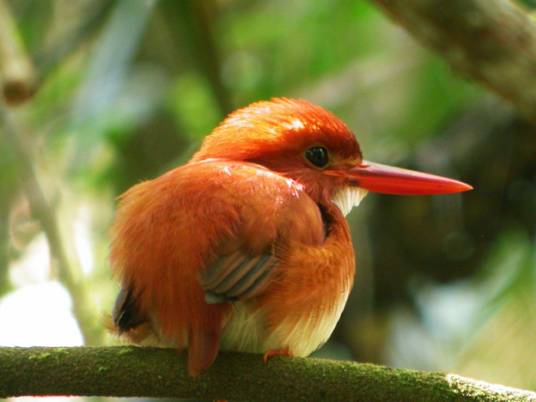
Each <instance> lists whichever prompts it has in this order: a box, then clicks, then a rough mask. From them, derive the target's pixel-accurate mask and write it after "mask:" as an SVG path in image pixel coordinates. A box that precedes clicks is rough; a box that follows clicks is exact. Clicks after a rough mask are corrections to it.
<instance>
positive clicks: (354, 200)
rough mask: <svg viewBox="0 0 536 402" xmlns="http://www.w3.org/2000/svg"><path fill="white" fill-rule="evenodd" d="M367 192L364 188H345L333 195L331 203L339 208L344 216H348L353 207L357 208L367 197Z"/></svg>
mask: <svg viewBox="0 0 536 402" xmlns="http://www.w3.org/2000/svg"><path fill="white" fill-rule="evenodd" d="M367 193H368V190H365V189H364V188H360V187H355V186H347V187H344V188H342V189H340V190H339V191H337V193H336V194H335V196H334V197H333V200H332V201H333V202H334V203H335V204H336V205H337V206H338V207H339V209H340V210H341V212H342V214H343V215H344V216H346V215H348V214H349V213H350V211H351V210H352V208H353V207H357V206H358V205H359V204H360V203H361V200H363V198H365V196H366V195H367Z"/></svg>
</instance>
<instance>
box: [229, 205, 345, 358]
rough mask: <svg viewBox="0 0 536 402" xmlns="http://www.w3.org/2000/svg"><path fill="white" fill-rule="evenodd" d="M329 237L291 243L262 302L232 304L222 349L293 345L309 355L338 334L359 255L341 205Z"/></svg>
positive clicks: (257, 349) (295, 351)
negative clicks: (308, 243) (311, 242)
mask: <svg viewBox="0 0 536 402" xmlns="http://www.w3.org/2000/svg"><path fill="white" fill-rule="evenodd" d="M329 213H330V216H331V218H332V223H331V225H330V229H329V234H328V237H327V239H326V241H325V242H324V243H323V244H322V245H318V246H304V245H303V244H291V245H289V246H288V247H285V250H283V252H282V254H281V266H280V269H279V270H278V272H279V275H278V276H277V278H276V279H275V280H274V283H273V284H272V286H271V287H270V288H269V289H268V290H267V291H266V293H265V294H264V295H263V296H261V297H260V298H259V299H258V300H256V301H254V302H250V303H238V304H237V305H235V306H234V308H233V313H232V316H231V318H230V319H229V321H228V323H227V325H226V327H225V329H224V332H223V340H222V348H223V349H230V350H239V351H248V352H257V353H259V352H265V351H267V350H269V349H281V348H285V347H288V348H289V350H290V352H291V353H292V354H293V355H295V356H307V355H309V354H310V353H312V352H313V351H315V350H316V349H317V348H318V347H320V346H321V345H322V344H323V343H324V342H326V341H327V339H328V338H329V336H330V335H331V333H332V332H333V330H334V328H335V325H336V324H337V321H338V320H339V318H340V315H341V313H342V310H343V308H344V305H345V303H346V300H347V298H348V295H349V293H350V290H351V288H352V284H353V279H354V273H355V262H354V261H355V259H354V252H353V247H352V243H351V240H350V235H349V230H348V225H347V223H346V221H345V219H344V217H343V216H342V214H341V213H340V211H339V210H338V208H337V207H336V206H334V205H333V206H331V207H330V210H329Z"/></svg>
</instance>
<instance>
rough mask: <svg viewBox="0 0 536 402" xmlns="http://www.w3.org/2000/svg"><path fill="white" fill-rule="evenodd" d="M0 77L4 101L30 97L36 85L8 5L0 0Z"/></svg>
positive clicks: (21, 100)
mask: <svg viewBox="0 0 536 402" xmlns="http://www.w3.org/2000/svg"><path fill="white" fill-rule="evenodd" d="M0 78H1V80H2V83H1V92H2V94H3V97H4V99H5V101H6V102H7V103H8V104H10V105H17V104H19V103H22V102H24V101H25V100H27V99H28V98H30V97H31V96H32V95H33V94H34V92H35V88H36V86H37V77H36V73H35V71H34V68H33V65H32V62H31V60H30V58H29V57H28V55H27V53H26V49H25V48H24V45H23V42H22V38H21V36H20V34H19V31H18V29H17V23H16V21H15V18H14V17H13V15H12V13H11V10H10V8H9V5H8V4H7V3H6V2H5V1H4V0H0Z"/></svg>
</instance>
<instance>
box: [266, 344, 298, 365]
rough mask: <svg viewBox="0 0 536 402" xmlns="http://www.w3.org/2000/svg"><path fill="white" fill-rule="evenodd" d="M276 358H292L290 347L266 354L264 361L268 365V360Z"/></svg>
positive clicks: (271, 350) (273, 350)
mask: <svg viewBox="0 0 536 402" xmlns="http://www.w3.org/2000/svg"><path fill="white" fill-rule="evenodd" d="M274 356H292V353H290V351H289V350H288V346H287V347H286V348H282V349H270V350H268V351H267V352H266V353H265V354H264V357H263V358H262V360H264V364H267V363H268V360H270V359H271V358H272V357H274Z"/></svg>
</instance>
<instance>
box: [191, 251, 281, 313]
mask: <svg viewBox="0 0 536 402" xmlns="http://www.w3.org/2000/svg"><path fill="white" fill-rule="evenodd" d="M277 263H278V261H277V258H276V257H275V255H274V254H273V253H272V252H267V253H265V254H260V255H254V256H250V255H247V254H244V252H243V251H241V250H238V251H236V252H234V253H233V254H231V255H229V256H224V257H219V258H218V259H217V260H216V261H214V262H213V263H212V264H210V266H208V267H207V269H205V270H204V271H203V272H202V273H201V276H200V283H201V286H202V288H203V289H204V291H205V301H206V302H207V303H208V304H214V303H224V302H233V301H237V300H245V299H249V298H251V297H255V296H257V295H258V294H260V293H261V292H262V291H263V290H264V289H266V287H267V286H268V284H269V283H270V279H271V277H272V275H273V272H274V268H275V267H276V266H277Z"/></svg>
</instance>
